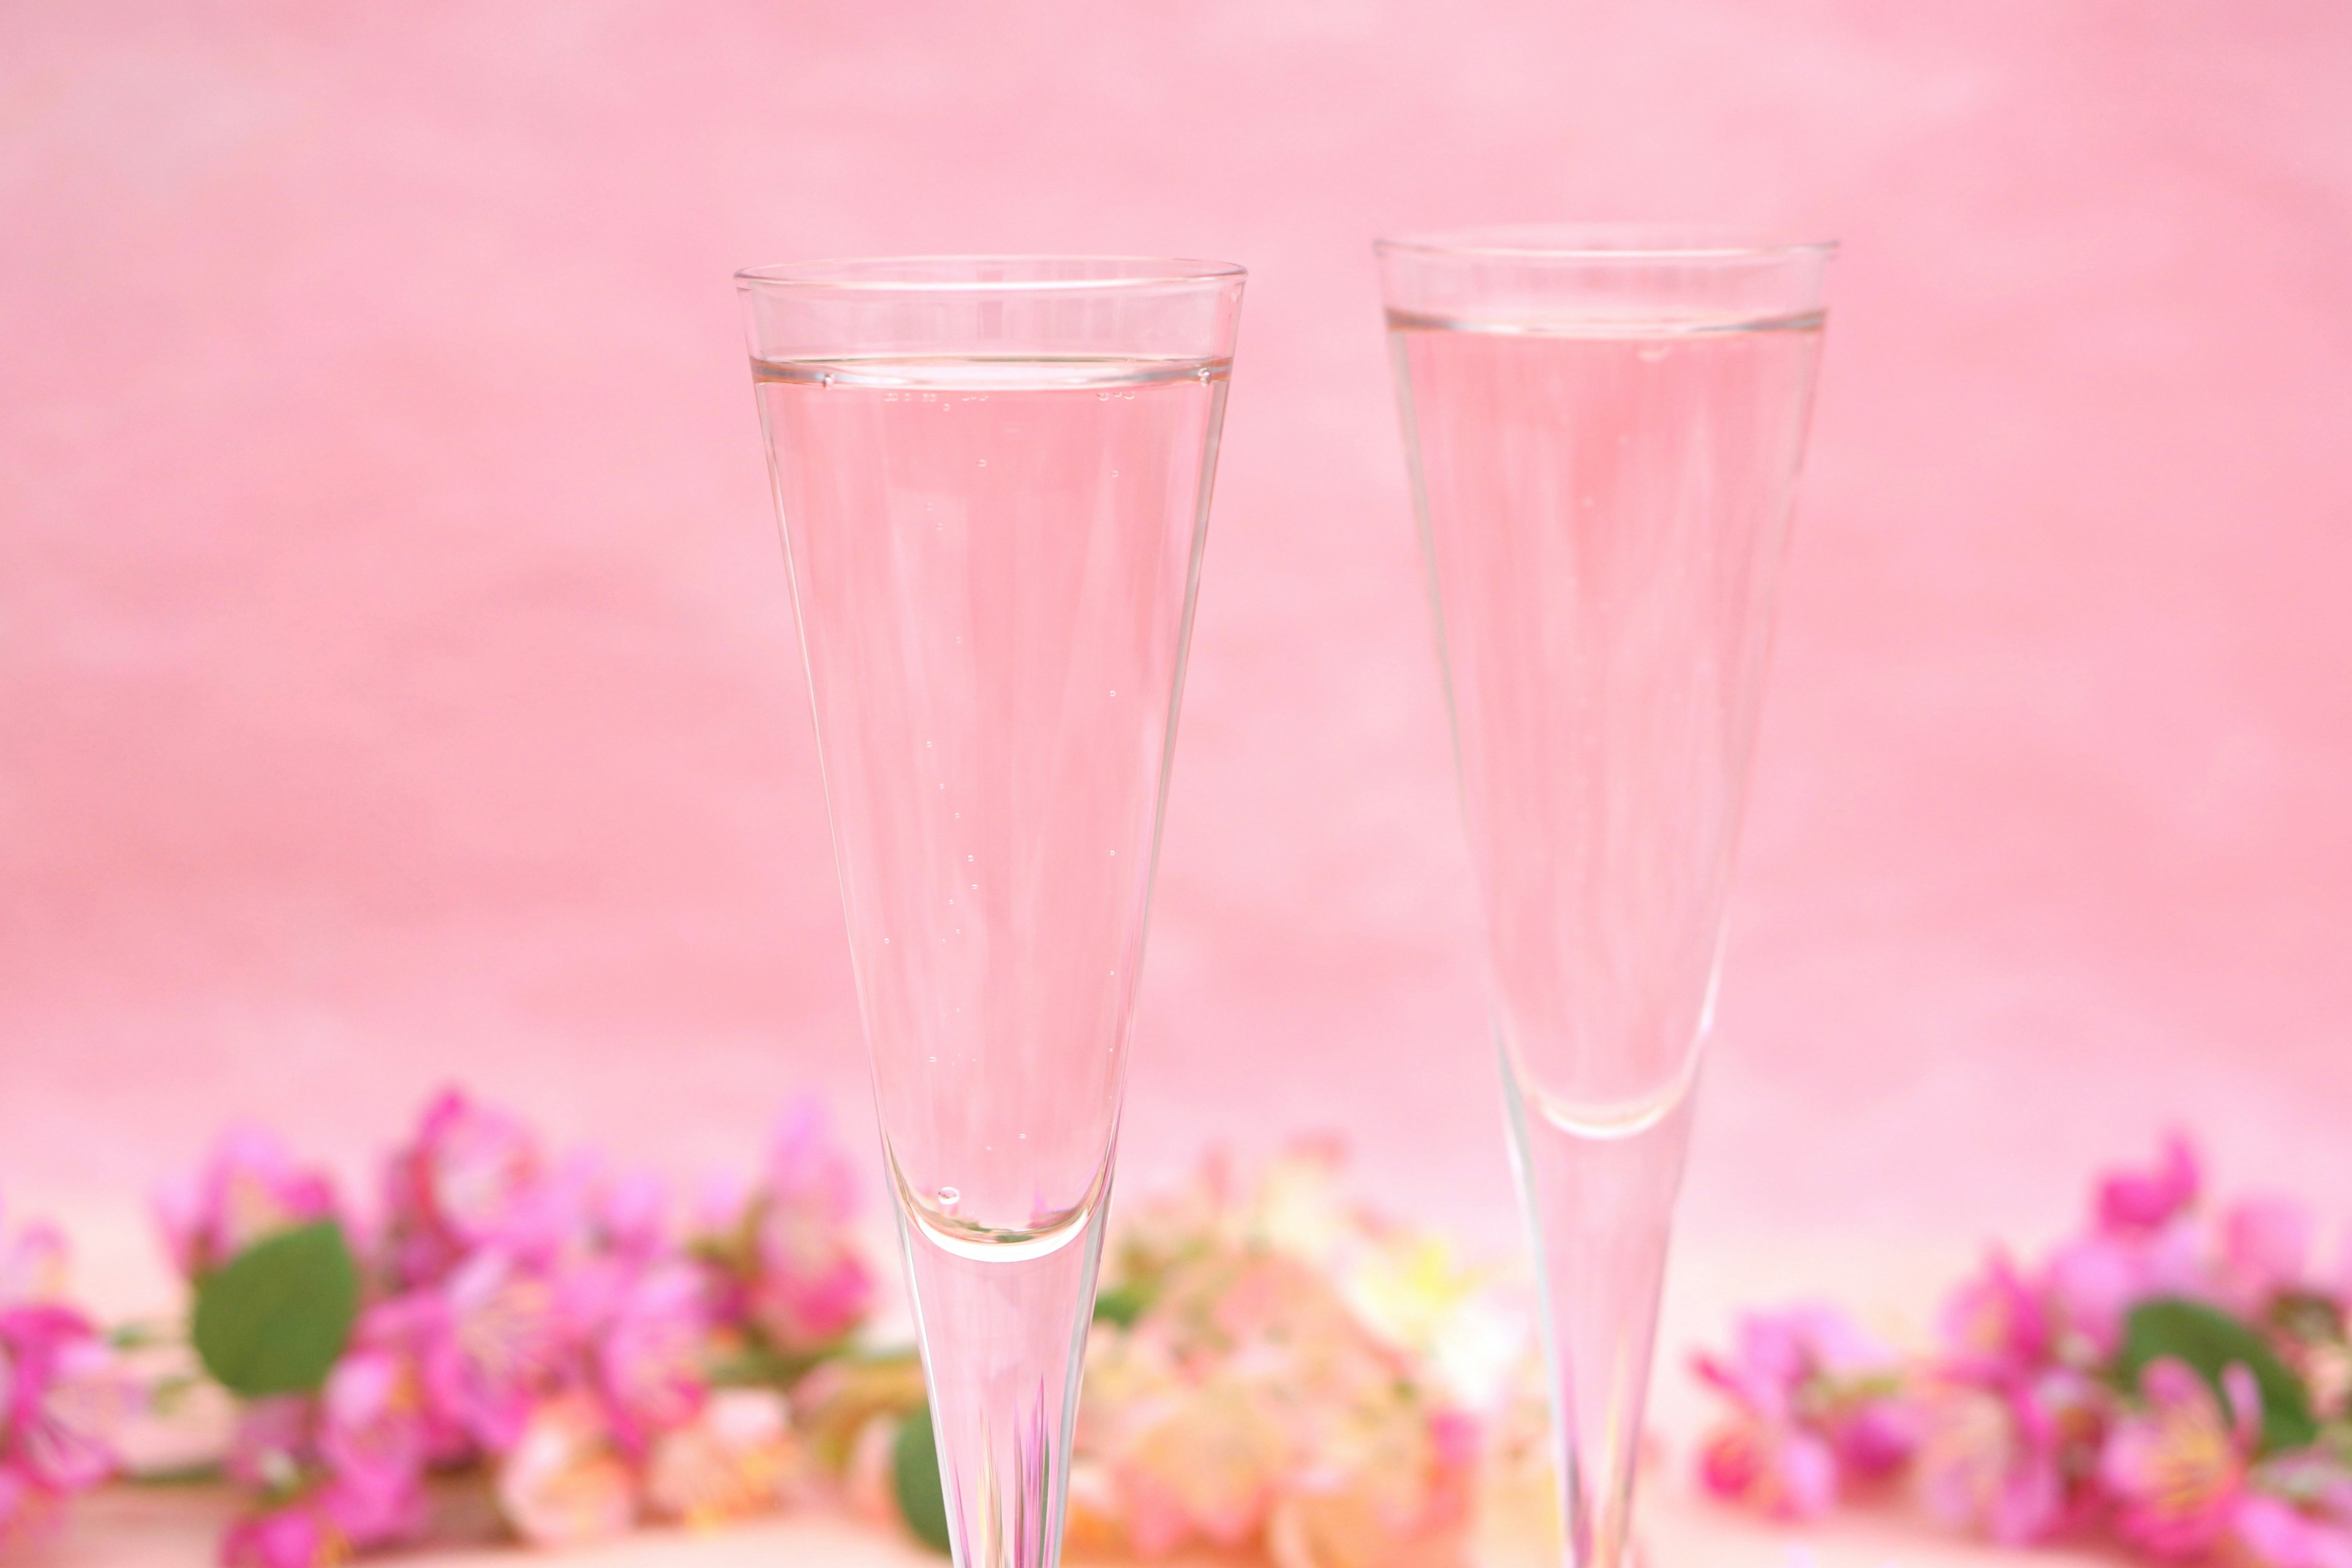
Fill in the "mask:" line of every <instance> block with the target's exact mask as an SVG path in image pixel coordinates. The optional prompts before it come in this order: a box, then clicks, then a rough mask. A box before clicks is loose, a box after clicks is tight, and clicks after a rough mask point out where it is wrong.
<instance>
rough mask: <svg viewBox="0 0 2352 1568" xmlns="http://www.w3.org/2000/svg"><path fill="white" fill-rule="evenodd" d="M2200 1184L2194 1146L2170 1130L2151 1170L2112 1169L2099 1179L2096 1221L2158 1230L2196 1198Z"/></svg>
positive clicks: (2121, 1228)
mask: <svg viewBox="0 0 2352 1568" xmlns="http://www.w3.org/2000/svg"><path fill="white" fill-rule="evenodd" d="M2200 1185H2201V1174H2200V1171H2199V1168H2198V1159H2197V1151H2196V1148H2195V1147H2194V1146H2193V1145H2192V1144H2191V1143H2190V1142H2189V1140H2188V1139H2187V1138H2185V1137H2183V1136H2182V1135H2181V1134H2179V1133H2178V1132H2176V1133H2173V1134H2172V1135H2170V1136H2169V1137H2168V1138H2167V1139H2166V1140H2165V1141H2164V1148H2163V1151H2162V1152H2161V1153H2160V1154H2159V1155H2158V1160H2157V1163H2156V1166H2155V1168H2154V1169H2152V1170H2147V1171H2130V1170H2124V1171H2113V1172H2110V1173H2108V1174H2107V1175H2106V1176H2105V1177H2104V1178H2102V1179H2101V1181H2100V1183H2099V1197H2098V1218H2099V1224H2100V1225H2101V1226H2102V1227H2104V1228H2105V1229H2108V1230H2116V1231H2126V1232H2129V1231H2149V1230H2156V1229H2158V1228H2160V1227H2162V1226H2164V1225H2166V1224H2167V1223H2168V1222H2169V1221H2170V1220H2171V1219H2172V1217H2173V1216H2174V1215H2177V1214H2179V1213H2180V1212H2181V1211H2182V1210H2183V1209H2186V1208H2188V1207H2189V1205H2192V1204H2194V1203H2195V1202H2196V1201H2197V1194H2198V1191H2199V1188H2200Z"/></svg>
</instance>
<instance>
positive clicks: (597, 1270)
mask: <svg viewBox="0 0 2352 1568" xmlns="http://www.w3.org/2000/svg"><path fill="white" fill-rule="evenodd" d="M1340 1176H1341V1170H1340V1160H1339V1155H1338V1153H1337V1152H1336V1150H1335V1149H1334V1148H1332V1147H1331V1146H1328V1145H1320V1144H1318V1145H1306V1146H1302V1147H1301V1148H1300V1149H1298V1150H1297V1151H1295V1152H1292V1153H1291V1154H1289V1155H1287V1156H1286V1157H1284V1158H1282V1159H1280V1160H1277V1161H1276V1162H1274V1163H1272V1164H1271V1165H1270V1166H1269V1167H1268V1168H1267V1169H1266V1170H1265V1172H1264V1173H1263V1174H1262V1177H1261V1179H1259V1180H1258V1181H1257V1182H1256V1183H1255V1184H1253V1185H1251V1186H1250V1187H1248V1188H1247V1189H1246V1190H1244V1188H1243V1187H1242V1185H1241V1184H1238V1183H1237V1182H1236V1181H1235V1180H1234V1175H1233V1173H1232V1172H1231V1171H1230V1170H1229V1169H1228V1168H1227V1166H1225V1165H1224V1164H1223V1163H1222V1162H1219V1161H1214V1160H1213V1161H1211V1162H1210V1163H1207V1164H1205V1165H1204V1166H1203V1167H1202V1172H1201V1173H1200V1174H1199V1176H1198V1177H1197V1178H1196V1179H1195V1180H1194V1181H1192V1183H1191V1184H1188V1185H1187V1186H1186V1187H1184V1188H1183V1189H1182V1190H1181V1191H1180V1192H1177V1193H1175V1194H1171V1195H1169V1196H1167V1197H1165V1198H1162V1199H1160V1200H1158V1201H1156V1202H1148V1203H1146V1204H1144V1205H1141V1206H1140V1208H1139V1212H1138V1213H1137V1214H1136V1215H1134V1216H1133V1217H1132V1218H1131V1219H1130V1220H1129V1221H1128V1222H1127V1223H1125V1224H1124V1225H1123V1226H1122V1228H1121V1231H1120V1233H1119V1239H1118V1243H1117V1245H1116V1247H1115V1250H1114V1255H1113V1257H1112V1258H1110V1259H1109V1261H1108V1264H1107V1266H1106V1268H1105V1270H1104V1279H1103V1290H1102V1293H1101V1298H1100V1304H1099V1308H1098V1311H1097V1321H1096V1325H1095V1331H1094V1333H1093V1336H1092V1338H1091V1340H1090V1342H1089V1346H1088V1351H1087V1356H1088V1371H1087V1384H1086V1396H1085V1401H1084V1406H1083V1409H1082V1411H1081V1414H1080V1427H1079V1433H1078V1437H1077V1449H1076V1458H1075V1459H1074V1464H1073V1479H1072V1492H1073V1500H1072V1510H1071V1512H1072V1521H1071V1534H1072V1541H1071V1544H1072V1547H1073V1549H1074V1552H1078V1553H1083V1552H1084V1550H1085V1548H1086V1547H1087V1546H1094V1547H1097V1548H1101V1549H1126V1550H1132V1551H1135V1552H1142V1553H1146V1554H1156V1553H1159V1552H1166V1551H1169V1550H1171V1549H1173V1548H1175V1547H1177V1546H1179V1545H1181V1544H1183V1543H1186V1542H1208V1543H1213V1544H1214V1545H1218V1546H1226V1547H1237V1546H1253V1547H1256V1548H1258V1549H1261V1550H1262V1551H1264V1552H1266V1553H1268V1554H1269V1555H1271V1556H1272V1557H1273V1558H1274V1559H1275V1561H1276V1562H1277V1563H1281V1564H1283V1565H1284V1568H1407V1565H1412V1568H1419V1565H1421V1564H1423V1563H1454V1562H1456V1561H1458V1560H1459V1553H1460V1550H1461V1543H1462V1542H1464V1541H1465V1539H1466V1538H1467V1536H1468V1533H1469V1528H1468V1527H1469V1526H1470V1524H1471V1522H1472V1521H1473V1518H1474V1515H1477V1514H1479V1513H1480V1511H1481V1509H1482V1507H1483V1512H1484V1517H1485V1518H1486V1520H1487V1521H1490V1522H1491V1521H1496V1520H1500V1521H1504V1522H1505V1523H1507V1524H1510V1525H1513V1526H1514V1527H1516V1526H1517V1524H1519V1523H1522V1522H1524V1521H1526V1520H1533V1521H1536V1523H1535V1525H1534V1528H1536V1529H1538V1531H1542V1530H1549V1529H1550V1528H1551V1526H1550V1523H1549V1472H1548V1468H1546V1467H1545V1465H1544V1461H1543V1459H1542V1456H1541V1447H1542V1445H1541V1443H1540V1439H1539V1424H1538V1438H1537V1440H1535V1441H1532V1442H1525V1441H1523V1442H1519V1443H1517V1445H1516V1446H1513V1445H1510V1444H1503V1445H1499V1446H1498V1445H1496V1444H1494V1443H1487V1444H1485V1445H1482V1443H1481V1427H1480V1423H1479V1422H1478V1421H1476V1420H1475V1419H1474V1418H1473V1416H1472V1415H1471V1414H1470V1412H1471V1410H1472V1409H1473V1408H1475V1407H1479V1406H1480V1405H1481V1404H1482V1402H1484V1403H1486V1404H1491V1403H1493V1400H1492V1397H1491V1396H1492V1395H1493V1394H1494V1393H1495V1391H1496V1390H1497V1389H1505V1388H1508V1387H1510V1386H1514V1384H1515V1378H1516V1374H1517V1372H1518V1370H1519V1368H1518V1366H1517V1358H1518V1356H1519V1353H1520V1352H1519V1351H1518V1349H1517V1347H1518V1346H1520V1345H1522V1344H1523V1343H1524V1342H1525V1338H1526V1336H1525V1332H1524V1329H1523V1326H1522V1324H1521V1323H1520V1322H1519V1321H1517V1320H1516V1319H1515V1318H1513V1317H1512V1316H1511V1315H1510V1313H1509V1312H1508V1310H1507V1309H1506V1308H1504V1307H1503V1306H1501V1305H1500V1304H1499V1301H1500V1299H1499V1298H1498V1297H1497V1296H1496V1294H1495V1292H1494V1291H1493V1290H1492V1289H1490V1288H1489V1284H1488V1281H1487V1280H1486V1279H1485V1278H1484V1277H1483V1276H1479V1275H1475V1274H1473V1273H1471V1272H1468V1271H1465V1270H1464V1269H1461V1268H1458V1267H1457V1266H1456V1265H1455V1264H1454V1262H1453V1260H1452V1258H1450V1256H1449V1255H1448V1253H1447V1251H1446V1249H1445V1248H1444V1245H1443V1244H1442V1243H1440V1242H1438V1241H1436V1240H1434V1239H1433V1238H1431V1237H1421V1236H1415V1235H1413V1234H1412V1233H1409V1232H1405V1231H1402V1230H1399V1229H1397V1228H1396V1227H1394V1226H1389V1225H1387V1224H1385V1223H1384V1222H1382V1221H1381V1220H1379V1219H1378V1218H1377V1217H1375V1216H1373V1215H1370V1214H1368V1213H1366V1212H1364V1211H1363V1210H1361V1209H1360V1208H1359V1207H1356V1206H1353V1205H1349V1203H1347V1202H1346V1201H1345V1200H1344V1198H1343V1197H1342V1195H1341V1187H1340ZM855 1199H856V1179H855V1177H854V1174H853V1173H852V1170H851V1167H850V1165H849V1163H847V1162H846V1161H845V1159H844V1158H843V1156H842V1155H841V1153H840V1152H839V1151H838V1149H837V1148H836V1147H835V1145H834V1144H833V1143H832V1142H831V1141H830V1139H829V1136H828V1134H827V1131H826V1129H825V1126H824V1121H823V1120H822V1118H821V1116H820V1114H819V1113H818V1111H817V1110H816V1109H815V1107H814V1105H813V1104H803V1105H801V1106H797V1107H795V1108H794V1109H793V1110H792V1111H790V1112H789V1113H788V1114H787V1116H786V1117H785V1119H784V1121H783V1124H782V1127H781V1129H780V1130H779V1132H778V1134H777V1136H776V1138H775V1140H774V1142H773V1144H772V1148H771V1149H770V1151H769V1154H768V1157H767V1160H766V1163H765V1164H764V1166H763V1167H762V1168H761V1170H760V1172H759V1173H758V1174H757V1175H756V1177H755V1178H754V1179H753V1180H751V1181H749V1182H743V1183H732V1184H719V1185H717V1186H715V1187H713V1188H712V1189H711V1190H709V1191H707V1192H705V1193H703V1194H701V1195H700V1198H699V1201H698V1203H696V1204H695V1205H693V1207H692V1211H691V1213H690V1214H689V1215H686V1216H685V1217H684V1218H683V1220H682V1221H681V1220H679V1219H678V1218H677V1217H676V1216H675V1215H674V1214H673V1210H672V1205H671V1204H670V1202H669V1200H668V1197H667V1194H666V1193H665V1192H664V1190H663V1189H662V1188H661V1186H660V1185H659V1184H656V1183H655V1182H653V1181H650V1180H648V1179H646V1178H643V1177H639V1176H635V1175H631V1174H629V1173H624V1172H621V1171H618V1170H616V1169H614V1167H613V1166H612V1165H611V1164H610V1163H608V1162H606V1161H604V1160H603V1159H601V1158H599V1157H597V1156H595V1155H593V1154H589V1153H583V1154H578V1155H574V1156H572V1157H569V1158H562V1159H558V1158H555V1157H553V1156H551V1153H550V1152H548V1150H547V1149H546V1148H545V1146H544V1145H543V1144H542V1143H541V1141H540V1139H539V1138H538V1137H537V1136H536V1134H535V1133H534V1132H533V1131H531V1129H530V1128H529V1127H528V1126H527V1125H525V1124H524V1123H523V1122H522V1121H520V1120H518V1119H517V1118H515V1117H513V1116H511V1115H509V1114H508V1113H506V1112H504V1111H501V1110H498V1109H495V1108H493V1107H489V1106H485V1105H481V1104H478V1103H476V1102H475V1101H473V1100H468V1099H467V1097H465V1096H464V1095H462V1094H460V1093H457V1092H455V1091H451V1092H447V1093H445V1094H443V1095H442V1096H440V1097H439V1098H438V1099H436V1100H434V1101H433V1102H432V1103H431V1104H430V1105H429V1106H428V1107H427V1108H426V1109H425V1112H424V1114H423V1116H422V1118H421V1119H420V1121H419V1122H418V1123H417V1125H416V1127H415V1131H414V1133H413V1135H412V1136H411V1137H410V1139H409V1140H408V1142H405V1143H404V1144H402V1145H401V1146H400V1147H399V1148H397V1149H395V1150H394V1152H392V1154H391V1155H390V1157H389V1158H388V1159H387V1160H386V1161H385V1162H384V1163H383V1177H382V1182H381V1186H380V1190H379V1193H378V1194H377V1201H376V1203H375V1204H374V1205H373V1207H372V1208H371V1209H368V1210H364V1211H363V1210H362V1209H360V1208H358V1207H356V1206H354V1205H352V1204H350V1203H349V1202H347V1201H346V1199H345V1197H344V1196H343V1194H341V1193H339V1192H338V1191H337V1188H336V1184H335V1183H334V1182H333V1180H332V1179H331V1176H330V1175H329V1173H327V1172H326V1171H325V1170H324V1169H323V1168H320V1167H316V1166H312V1165H309V1164H306V1163H302V1162H301V1161H300V1160H299V1159H297V1158H296V1157H295V1156H294V1155H293V1154H291V1153H290V1152H289V1151H288V1150H287V1148H286V1147H285V1145H284V1144H282V1143H281V1142H279V1141H278V1140H277V1139H276V1138H274V1137H273V1136H271V1135H269V1134H268V1133H266V1132H263V1131H255V1130H247V1131H237V1132H234V1133H232V1134H230V1135H229V1136H227V1137H226V1138H225V1139H224V1140H222V1142H220V1143H219V1145H218V1146H217V1147H216V1148H215V1151H214V1152H213V1153H212V1155H211V1157H210V1159H209V1160H208V1162H207V1163H205V1166H204V1168H203V1169H202V1170H201V1171H200V1172H199V1173H196V1174H195V1175H194V1177H193V1178H191V1179H190V1180H188V1181H186V1182H185V1183H184V1184H179V1185H177V1186H175V1187H173V1189H171V1190H170V1191H169V1192H167V1193H166V1194H163V1197H162V1198H161V1199H160V1200H159V1202H158V1205H157V1214H158V1219H159V1221H160V1224H161V1228H162V1230H163V1237H164V1240H165V1243H166V1245H167V1247H169V1250H170V1254H171V1257H172V1259H173V1263H174V1265H175V1266H176V1268H177V1270H178V1272H179V1274H180V1275H181V1277H182V1278H183V1279H184V1280H185V1281H186V1283H187V1286H188V1291H189V1298H188V1299H189V1306H188V1310H187V1311H186V1313H185V1315H184V1319H183V1320H179V1321H171V1322H163V1323H133V1324H125V1325H121V1326H118V1327H116V1328H114V1329H112V1330H111V1331H108V1330H103V1329H101V1328H100V1325H98V1324H97V1323H95V1322H94V1321H92V1320H91V1319H90V1318H89V1316H88V1315H87V1314H86V1313H84V1312H82V1311H80V1310H78V1309H76V1308H75V1307H74V1306H72V1305H71V1304H69V1302H68V1299H67V1295H66V1278H65V1268H66V1262H67V1256H66V1247H65V1243H64V1240H63V1238H62V1237H60V1236H59V1235H58V1233H57V1232H56V1231H54V1230H53V1229H50V1228H47V1227H43V1226H28V1227H25V1228H22V1229H18V1230H14V1231H11V1230H8V1229H7V1228H5V1224H0V1548H5V1544H6V1543H7V1542H11V1541H21V1540H25V1539H26V1538H30V1537H34V1536H37V1535H39V1534H42V1533H44V1532H46V1531H49V1530H51V1529H53V1528H54V1527H55V1526H56V1525H57V1523H58V1521H59V1520H60V1519H61V1518H62V1516H63V1514H64V1511H65V1507H66V1505H67V1503H68V1501H69V1500H70V1499H71V1498H72V1497H73V1496H74V1495H75V1494H77V1493H79V1492H83V1491H86V1490H88V1489H90V1488H92V1487H95V1486H97V1485H99V1484H100V1483H101V1482H104V1481H107V1480H109V1479H116V1478H121V1479H125V1480H131V1481H142V1480H143V1481H148V1482H155V1481H165V1480H213V1481H224V1482H226V1484H227V1485H228V1486H230V1487H232V1488H233V1489H235V1490H236V1494H237V1495H238V1497H239V1499H240V1501H241V1505H242V1507H241V1511H240V1514H239V1517H238V1518H237V1520H236V1522H235V1523H234V1525H233V1526H231V1528H230V1529H229V1531H228V1532H227V1534H226V1538H225V1539H224V1541H223V1542H222V1543H221V1560H222V1561H223V1563H226V1564H229V1565H231V1568H314V1565H320V1564H328V1563H343V1562H347V1561H349V1560H350V1559H351V1558H352V1557H353V1556H354V1555H357V1554H360V1553H363V1552H370V1551H373V1550H376V1549H379V1548H389V1547H394V1546H397V1545H403V1544H408V1543H413V1542H419V1541H422V1540H427V1539H450V1538H467V1539H481V1538H486V1537H493V1536H500V1535H503V1536H506V1537H509V1538H513V1539H519V1540H520V1541H523V1542H531V1543H541V1544H543V1543H556V1542H579V1541H585V1540H591V1539H597V1538H602V1537H607V1536H611V1535H614V1534H617V1533H619V1532H622V1531H626V1530H629V1529H631V1528H633V1527H635V1525H637V1524H638V1523H640V1522H641V1521H642V1522H656V1521H676V1522H680V1523H683V1524H686V1525H688V1526H694V1527H701V1526H709V1525H714V1524H718V1523H721V1522H724V1521H729V1520H733V1519H739V1518H745V1517H749V1516H751V1515H755V1514H759V1513H762V1512H767V1511H771V1510H777V1509H780V1508H785V1507H790V1506H793V1505H796V1504H814V1503H818V1502H821V1501H824V1500H836V1501H842V1502H845V1503H846V1504H847V1505H848V1506H850V1507H851V1508H853V1509H855V1510H858V1511H860V1512H863V1513H865V1514H866V1515H868V1516H870V1517H873V1518H876V1519H878V1520H886V1521H896V1522H898V1524H901V1525H903V1526H904V1527H905V1528H907V1529H908V1530H910V1531H912V1532H913V1533H914V1534H915V1535H916V1536H918V1537H919V1538H920V1539H922V1540H924V1541H925V1542H929V1544H931V1545H932V1546H934V1547H935V1548H937V1549H939V1550H940V1551H942V1552H944V1551H945V1549H946V1521H945V1511H944V1508H943V1506H942V1503H941V1500H940V1479H939V1472H938V1468H937V1460H936V1458H935V1457H934V1454H933V1451H932V1447H931V1443H930V1423H929V1418H928V1413H927V1411H926V1410H925V1407H924V1395H923V1385H922V1377H921V1372H920V1369H919V1365H918V1363H917V1362H916V1360H915V1357H914V1355H913V1353H912V1352H911V1351H908V1350H904V1349H896V1350H893V1349H881V1350H877V1349H875V1348H873V1347H870V1346H868V1345H866V1343H864V1342H863V1341H862V1339H861V1333H862V1331H865V1330H866V1329H867V1328H868V1327H869V1323H868V1320H869V1315H870V1309H871V1308H872V1305H873V1301H874V1294H875V1279H874V1274H873V1271H872V1270H871V1268H869V1266H868V1264H867V1262H866V1258H865V1257H864V1256H863V1255H862V1253H861V1251H860V1249H859V1247H858V1244H857V1241H856V1237H855V1233H854V1231H853V1229H852V1220H853V1218H854V1213H855V1209H856V1202H855ZM4 1220H5V1216H0V1221H4ZM1530 1386H1532V1385H1531V1384H1530ZM1524 1403H1525V1401H1524V1400H1522V1401H1521V1404H1522V1405H1524ZM207 1408H209V1410H210V1413H211V1415H212V1416H213V1417H214V1418H215V1426H217V1427H219V1428H221V1431H220V1435H219V1436H218V1438H217V1440H216V1441H215V1442H214V1444H213V1445H212V1448H211V1451H208V1452H204V1453H200V1454H199V1455H197V1456H196V1458H195V1461H194V1462H193V1463H188V1464H182V1465H176V1466H167V1467H156V1466H153V1465H151V1464H138V1465H134V1464H132V1463H131V1462H129V1461H128V1460H127V1459H126V1457H125V1456H126V1455H127V1454H129V1453H131V1452H135V1451H138V1450H140V1449H141V1448H142V1447H147V1448H152V1447H154V1445H153V1444H152V1443H142V1436H152V1435H153V1432H154V1430H155V1429H157V1428H159V1427H160V1428H171V1427H173V1426H175V1425H176V1426H180V1427H183V1428H184V1427H187V1426H203V1425H204V1421H203V1419H202V1417H203V1415H205V1411H206V1409H207ZM163 1447H166V1448H169V1447H171V1445H170V1444H168V1443H167V1444H165V1445H163ZM1529 1500H1533V1504H1534V1506H1533V1507H1532V1509H1530V1507H1529V1506H1528V1505H1529Z"/></svg>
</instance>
